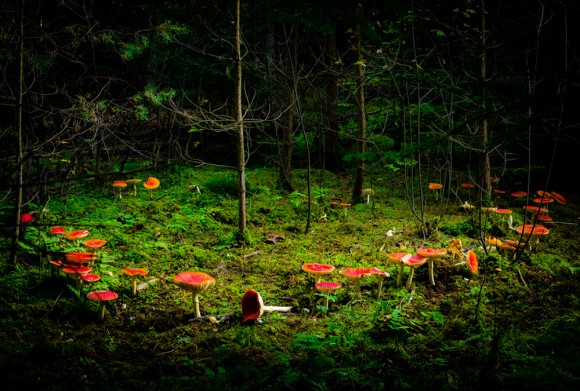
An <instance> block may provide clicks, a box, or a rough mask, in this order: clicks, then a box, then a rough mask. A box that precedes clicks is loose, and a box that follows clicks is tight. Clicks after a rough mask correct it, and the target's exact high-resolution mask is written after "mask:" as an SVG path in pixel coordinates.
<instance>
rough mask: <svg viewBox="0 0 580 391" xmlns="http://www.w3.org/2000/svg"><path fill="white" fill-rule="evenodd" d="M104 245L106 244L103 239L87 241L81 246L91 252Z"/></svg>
mask: <svg viewBox="0 0 580 391" xmlns="http://www.w3.org/2000/svg"><path fill="white" fill-rule="evenodd" d="M105 244H107V241H106V240H105V239H88V240H85V241H84V242H83V246H85V247H87V248H90V249H93V250H96V249H98V248H101V247H103V246H104V245H105Z"/></svg>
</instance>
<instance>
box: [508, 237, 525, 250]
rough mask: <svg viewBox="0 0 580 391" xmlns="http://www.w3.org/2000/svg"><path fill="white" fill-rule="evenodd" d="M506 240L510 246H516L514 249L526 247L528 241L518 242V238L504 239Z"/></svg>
mask: <svg viewBox="0 0 580 391" xmlns="http://www.w3.org/2000/svg"><path fill="white" fill-rule="evenodd" d="M504 242H505V244H507V245H508V246H512V247H514V249H516V248H524V247H525V246H526V243H525V242H518V241H517V240H511V239H506V240H504Z"/></svg>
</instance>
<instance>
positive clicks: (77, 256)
mask: <svg viewBox="0 0 580 391" xmlns="http://www.w3.org/2000/svg"><path fill="white" fill-rule="evenodd" d="M65 258H66V262H67V263H69V264H75V265H88V264H89V263H90V262H91V261H94V260H95V259H97V255H96V254H95V253H88V252H72V253H68V254H66V255H65Z"/></svg>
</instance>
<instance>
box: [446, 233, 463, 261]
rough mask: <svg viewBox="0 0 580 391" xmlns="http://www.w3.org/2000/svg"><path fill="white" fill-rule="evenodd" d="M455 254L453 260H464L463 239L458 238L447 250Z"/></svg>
mask: <svg viewBox="0 0 580 391" xmlns="http://www.w3.org/2000/svg"><path fill="white" fill-rule="evenodd" d="M447 249H448V250H449V251H451V253H452V254H453V259H461V258H463V253H462V252H461V250H462V249H463V245H462V244H461V239H459V238H456V239H455V240H453V242H451V244H450V245H449V247H448V248H447Z"/></svg>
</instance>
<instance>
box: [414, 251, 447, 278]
mask: <svg viewBox="0 0 580 391" xmlns="http://www.w3.org/2000/svg"><path fill="white" fill-rule="evenodd" d="M415 252H416V253H417V255H419V256H421V257H424V258H427V259H428V261H429V281H431V285H435V272H434V271H433V269H434V263H435V259H439V258H441V257H442V256H444V255H445V254H447V249H445V248H440V249H434V248H418V249H417V251H415Z"/></svg>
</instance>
